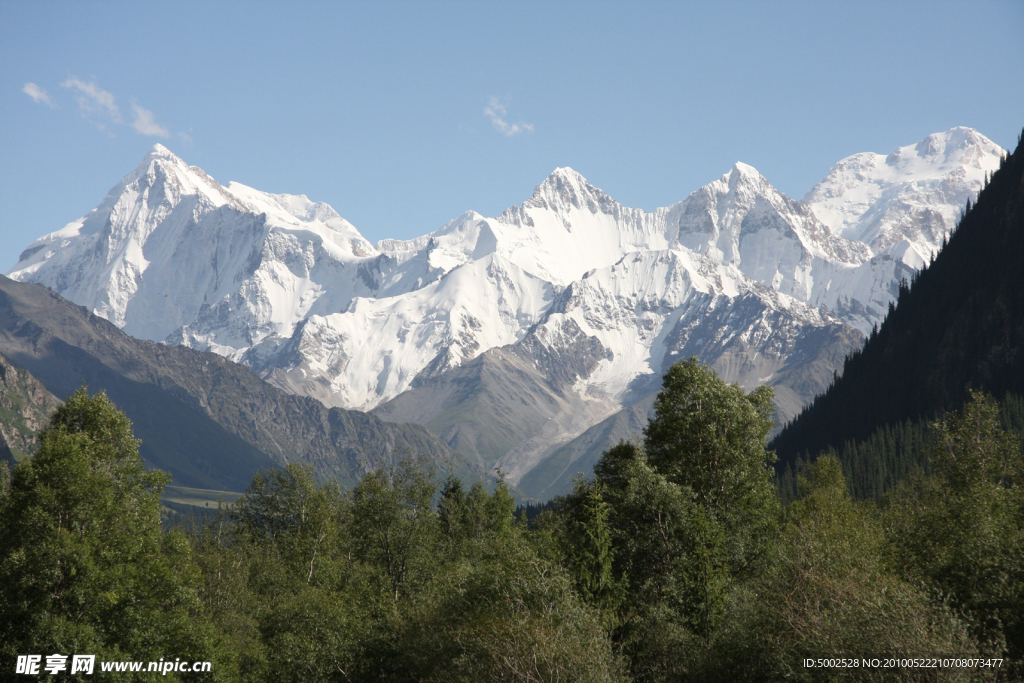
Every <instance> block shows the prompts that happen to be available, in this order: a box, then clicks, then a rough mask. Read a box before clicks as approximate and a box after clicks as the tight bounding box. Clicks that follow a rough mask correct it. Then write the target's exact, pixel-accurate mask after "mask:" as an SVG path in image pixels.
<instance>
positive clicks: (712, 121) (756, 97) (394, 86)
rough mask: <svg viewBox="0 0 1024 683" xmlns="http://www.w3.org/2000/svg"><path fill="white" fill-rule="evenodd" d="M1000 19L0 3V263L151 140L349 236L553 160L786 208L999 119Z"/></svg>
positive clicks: (966, 6) (1007, 89)
mask: <svg viewBox="0 0 1024 683" xmlns="http://www.w3.org/2000/svg"><path fill="white" fill-rule="evenodd" d="M1021 36H1024V3H1022V2H1020V1H1019V0H1012V1H1010V0H1006V1H994V2H972V3H963V2H961V3H944V2H922V3H915V2H909V1H901V2H896V3H893V2H879V3H872V2H813V3H810V2H763V3H755V2H719V3H710V2H707V3H684V2H673V3H658V2H643V3H640V2H592V3H576V2H551V1H549V2H540V3H534V2H509V3H496V2H488V3H484V2H416V3H412V2H409V3H406V2H382V3H368V2H359V3H327V2H323V3H301V2H300V3H295V2H291V3H287V4H286V3H270V2H264V3H248V2H244V3H243V2H220V3H217V2H213V3H210V2H202V3H190V2H173V3H159V4H158V3H155V2H139V1H136V2H131V3H128V2H101V1H94V2H75V3H61V2H53V1H49V2H35V3H31V2H10V1H8V0H0V67H2V68H0V237H2V239H0V271H6V270H7V269H8V268H10V267H11V266H12V265H13V264H14V263H15V261H16V260H17V256H18V254H19V253H20V251H21V250H22V249H23V248H24V247H25V246H27V245H28V243H29V242H31V241H32V240H33V239H35V238H36V237H38V236H40V235H42V234H45V233H47V232H51V231H53V230H56V229H59V228H60V227H62V226H63V225H64V224H66V223H68V222H70V221H72V220H74V219H76V218H78V217H79V216H81V215H84V214H85V213H86V212H88V211H89V210H90V209H92V208H93V207H95V206H96V205H97V204H99V203H100V201H101V200H102V199H103V196H104V195H105V193H106V191H107V190H108V189H109V188H110V187H111V186H112V185H114V184H115V183H116V182H117V181H118V180H119V179H120V178H121V177H122V176H123V175H125V174H126V173H128V172H130V171H131V170H132V169H133V168H134V167H135V166H136V165H137V164H138V163H139V161H140V160H141V159H142V157H143V156H144V155H145V154H146V152H147V150H148V149H149V148H150V147H151V146H152V145H153V144H154V143H156V142H160V143H163V144H165V145H166V146H168V147H169V148H170V149H171V150H172V151H174V152H175V153H176V154H178V155H179V156H181V157H182V158H183V159H185V161H187V162H188V163H190V164H193V165H197V166H200V167H202V168H203V169H205V170H206V171H207V172H208V173H210V175H212V176H213V177H215V178H216V179H217V180H219V181H221V182H223V183H227V182H228V181H231V180H235V181H239V182H242V183H245V184H247V185H251V186H253V187H256V188H258V189H261V190H265V191H269V192H290V193H301V194H306V195H308V196H309V197H310V198H311V199H314V200H320V201H326V202H328V203H330V204H331V205H332V206H334V208H335V209H337V210H338V212H339V213H340V214H341V215H342V216H344V217H345V218H347V219H348V220H350V221H351V222H352V223H353V224H354V225H355V226H356V227H357V228H359V230H360V231H361V232H362V233H363V234H364V235H365V236H366V237H367V238H368V239H369V240H371V241H377V240H379V239H382V238H384V237H400V238H406V237H413V236H416V235H421V234H424V233H426V232H429V231H431V230H434V229H436V228H438V227H440V226H441V225H443V224H444V223H445V222H447V221H448V220H450V219H452V218H455V217H456V216H458V215H459V214H461V213H462V212H464V211H466V210H469V209H475V210H476V211H479V212H480V213H483V214H485V215H497V214H499V213H500V212H501V211H503V210H504V209H505V208H507V207H508V206H509V205H511V204H514V203H519V202H521V201H523V200H525V199H526V198H528V197H529V196H530V194H531V193H532V192H533V188H534V186H535V185H537V184H539V183H540V182H541V181H542V180H543V179H544V178H545V177H546V176H547V175H548V174H549V173H550V172H551V171H552V170H553V169H554V168H556V167H558V166H571V167H573V168H575V169H576V170H577V171H579V172H580V173H582V174H583V175H584V176H586V177H587V178H588V179H589V180H590V182H592V183H593V184H594V185H597V186H598V187H600V188H602V189H604V190H605V191H606V192H608V193H609V194H610V195H611V196H612V197H614V198H615V199H617V200H618V201H620V202H622V203H624V204H626V205H629V206H636V207H640V208H643V209H647V210H651V209H654V208H655V207H658V206H666V205H668V204H671V203H673V202H676V201H679V200H681V199H683V198H685V197H686V196H687V195H688V194H689V193H690V192H691V191H693V190H695V189H697V188H698V187H699V186H701V185H703V184H705V183H707V182H709V181H711V180H713V179H715V178H717V177H719V176H720V175H722V174H723V173H725V172H726V171H727V170H728V169H729V168H730V167H731V165H732V164H733V163H734V162H736V161H744V162H746V163H748V164H751V165H752V166H754V167H756V168H757V169H758V170H759V171H760V172H761V173H762V174H763V175H765V177H767V178H768V180H769V181H770V182H771V183H772V184H773V185H775V186H776V187H778V188H779V189H780V190H782V191H783V192H786V193H787V194H789V195H790V196H793V197H795V198H800V197H802V196H803V194H804V193H805V192H806V191H807V190H808V189H809V188H810V187H811V186H812V185H813V184H814V182H816V181H817V180H818V179H820V178H821V177H822V176H823V175H824V174H825V173H826V172H827V171H828V169H829V168H830V167H831V166H832V164H834V163H835V162H836V161H838V160H839V159H840V158H842V157H844V156H848V155H850V154H853V153H856V152H864V151H874V152H882V153H888V152H889V151H892V149H894V148H895V147H898V146H901V145H907V144H911V143H913V142H916V141H917V140H919V139H921V138H923V137H924V136H926V135H928V134H930V133H934V132H939V131H942V130H946V129H948V128H951V127H953V126H957V125H964V126H970V127H972V128H977V129H978V130H979V131H981V132H982V133H983V134H985V135H987V136H988V137H990V138H991V139H992V140H994V141H995V142H997V143H998V144H1000V145H1002V146H1003V147H1007V148H1011V149H1012V148H1013V147H1014V146H1015V145H1016V141H1017V136H1018V134H1019V133H1020V131H1021V128H1022V127H1024V39H1022V38H1021Z"/></svg>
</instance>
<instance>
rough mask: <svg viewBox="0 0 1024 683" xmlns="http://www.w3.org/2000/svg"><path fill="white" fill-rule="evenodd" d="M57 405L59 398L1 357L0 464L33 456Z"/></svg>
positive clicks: (24, 371) (30, 375) (25, 371)
mask: <svg viewBox="0 0 1024 683" xmlns="http://www.w3.org/2000/svg"><path fill="white" fill-rule="evenodd" d="M59 405H60V399H58V398H57V397H56V396H54V395H53V394H51V393H50V392H49V391H47V390H46V387H44V386H43V385H42V384H40V383H39V380H37V379H36V378H35V377H33V376H32V374H31V373H29V372H28V371H27V370H24V369H22V368H16V367H14V366H13V365H11V364H10V363H9V362H8V360H7V359H6V358H5V357H4V356H3V355H2V354H0V461H6V462H7V463H8V464H11V465H13V464H14V463H15V462H16V461H18V460H20V459H21V458H23V457H25V456H26V455H29V454H30V453H32V452H33V451H34V450H35V449H36V446H37V444H38V439H37V438H36V437H37V435H38V434H39V432H40V431H41V430H42V429H43V428H44V427H46V425H47V424H48V423H49V421H50V415H51V414H52V413H53V411H54V410H56V409H57V407H58V406H59Z"/></svg>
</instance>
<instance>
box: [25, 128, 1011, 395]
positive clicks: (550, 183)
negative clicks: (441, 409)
mask: <svg viewBox="0 0 1024 683" xmlns="http://www.w3.org/2000/svg"><path fill="white" fill-rule="evenodd" d="M1002 154H1003V150H1001V149H1000V148H999V147H998V146H996V145H995V144H993V143H992V142H991V141H989V140H987V139H986V138H984V136H982V135H980V134H979V133H977V132H976V131H973V130H970V129H966V128H954V129H952V130H950V131H947V132H945V133H940V134H936V135H931V136H929V137H928V138H925V139H924V140H922V141H921V142H919V143H917V144H916V145H910V146H907V147H901V148H900V149H898V150H896V151H895V152H893V153H892V154H890V155H888V156H883V155H880V154H871V153H865V154H857V155H854V156H851V157H848V158H846V159H844V160H842V161H840V162H839V163H838V164H837V165H836V166H835V167H834V168H833V169H832V170H831V171H830V173H829V174H828V175H827V176H826V177H825V178H824V179H823V180H822V181H821V182H819V183H818V184H817V185H815V187H814V188H813V189H812V190H811V191H810V192H809V193H808V194H807V196H806V197H805V198H804V201H803V202H798V201H794V200H792V199H790V198H789V197H786V196H785V195H783V194H782V193H780V192H778V191H777V190H776V189H775V188H773V187H772V186H771V184H770V183H769V182H768V181H767V180H766V179H765V178H764V177H763V176H761V175H760V174H759V173H758V172H757V171H756V170H755V169H754V168H752V167H750V166H748V165H746V164H743V163H739V162H737V163H736V164H735V165H734V166H733V167H732V168H731V169H730V170H729V172H728V173H726V174H725V175H723V176H722V177H721V178H719V179H718V180H714V181H712V182H711V183H709V184H708V185H706V186H704V187H702V188H700V189H698V190H696V191H695V192H693V193H692V194H691V195H690V196H689V197H687V198H686V199H684V200H683V201H681V202H678V203H676V204H674V205H672V206H669V207H666V208H661V209H657V210H655V211H653V212H644V211H641V210H639V209H633V208H629V207H625V206H622V205H621V204H618V203H617V202H615V201H614V200H613V199H612V198H611V197H609V196H608V195H607V194H605V193H604V192H602V191H601V190H599V189H598V188H595V187H594V186H592V185H591V184H590V183H588V182H587V181H586V179H585V178H583V176H581V175H580V174H578V173H576V172H575V171H573V170H572V169H569V168H558V169H555V171H554V172H553V173H552V174H551V175H550V176H549V177H548V178H547V179H545V180H544V181H543V182H542V183H541V184H540V185H539V186H538V187H537V188H536V190H535V192H534V194H533V196H532V197H530V198H529V199H527V200H526V201H525V202H523V203H522V204H521V205H516V206H512V207H510V208H509V209H508V210H507V211H505V212H504V213H503V214H502V215H501V216H497V217H485V216H482V215H480V214H478V213H476V212H472V211H470V212H467V213H465V214H463V215H461V216H459V217H458V218H455V219H454V220H452V221H451V222H449V223H448V224H446V225H444V226H442V227H441V228H439V229H438V230H436V231H434V232H432V233H429V234H426V235H423V236H422V237H419V238H416V239H413V240H382V241H381V242H379V243H378V244H377V245H373V244H371V243H369V242H368V241H367V240H366V239H364V238H363V236H362V235H361V234H360V233H359V231H358V230H357V229H356V228H355V227H354V226H353V225H352V224H351V223H349V222H348V221H346V220H345V219H344V218H342V217H341V216H340V215H338V213H337V212H336V211H334V209H332V208H331V207H330V206H328V205H327V204H324V203H322V202H315V201H312V200H310V199H309V198H307V197H306V196H305V195H291V194H270V193H266V192H261V191H259V190H256V189H253V188H251V187H247V186H245V185H242V184H239V183H229V184H228V185H227V186H226V187H224V186H221V185H220V184H218V183H217V182H216V181H215V180H213V179H212V178H210V177H209V176H208V175H207V174H206V173H204V172H203V171H202V170H201V169H198V168H196V167H189V166H188V165H187V164H185V162H183V161H182V160H181V159H179V158H178V157H176V156H175V155H174V154H173V153H171V152H170V151H169V150H168V149H167V148H166V147H163V146H162V145H156V146H154V147H153V149H152V150H151V152H150V153H149V154H148V155H147V156H146V158H145V159H143V161H142V163H141V164H140V165H139V166H138V167H137V168H136V169H135V170H134V171H133V172H132V173H130V174H129V175H127V176H125V178H124V179H123V180H122V181H121V182H120V183H118V184H117V185H115V186H114V187H113V188H112V189H111V191H110V192H109V193H108V194H107V196H106V198H105V199H104V200H103V202H102V203H101V204H100V206H99V207H97V208H96V209H95V210H93V211H92V212H90V213H89V214H88V215H86V216H85V217H83V218H81V219H79V220H77V221H74V222H72V223H69V224H68V225H66V226H65V227H64V228H62V229H61V230H58V231H56V232H54V233H51V234H49V235H46V236H44V237H41V238H40V239H38V240H36V241H35V242H33V243H32V244H31V245H30V246H29V248H28V249H27V250H26V251H25V253H24V254H23V258H22V259H21V261H20V262H19V263H18V264H17V265H16V266H15V267H14V269H13V270H12V271H11V272H10V273H9V275H10V277H12V278H14V279H18V280H23V281H33V282H40V283H43V284H46V285H48V286H50V287H52V288H54V289H56V290H57V291H58V292H59V293H60V294H62V295H63V296H65V297H67V298H69V299H71V300H72V301H75V302H76V303H79V304H81V305H83V306H86V307H87V308H89V309H90V310H92V311H94V312H96V313H97V314H98V315H101V316H103V317H105V318H107V319H108V320H110V321H111V322H113V323H115V324H117V325H118V326H120V327H122V328H123V329H124V330H125V331H126V332H128V333H130V334H133V335H135V336H139V337H144V338H148V339H154V340H158V341H167V342H169V343H178V344H187V345H189V346H193V347H196V348H200V349H204V350H210V351H214V352H216V353H220V354H223V355H226V356H228V357H231V358H233V359H235V360H239V361H243V362H247V363H249V364H250V365H251V366H252V367H253V369H254V370H256V371H257V372H260V373H262V374H264V376H267V377H268V378H270V379H271V381H277V382H280V383H281V384H282V386H286V387H287V388H289V389H291V390H296V391H302V392H304V393H309V394H310V395H314V396H316V397H318V398H320V399H321V400H325V401H326V402H328V403H331V404H333V405H339V406H343V407H348V408H359V409H368V408H371V407H373V406H376V405H379V404H380V403H381V402H383V401H386V400H388V399H390V398H392V397H394V396H396V395H398V394H399V393H401V392H403V391H405V390H407V389H408V388H409V387H410V385H411V383H412V381H413V379H414V378H415V377H416V376H417V374H419V373H421V372H423V371H424V370H427V369H429V370H430V371H432V372H436V371H439V370H442V369H444V368H448V367H453V366H455V365H458V364H460V363H463V362H465V361H466V360H469V359H471V358H473V357H475V356H476V355H478V354H480V353H482V352H484V351H485V350H487V349H490V348H494V347H498V346H505V345H510V344H516V343H518V342H520V341H521V340H523V339H524V338H525V337H526V336H527V335H529V334H533V339H535V340H538V341H539V343H541V344H544V345H547V346H548V347H549V348H556V347H559V345H560V344H565V343H568V342H566V341H565V339H566V338H565V337H564V335H562V332H561V330H563V326H564V325H567V324H569V321H571V322H572V324H575V325H577V326H578V327H579V329H581V330H583V332H584V333H585V334H586V335H588V336H592V337H594V338H596V339H597V340H599V341H600V343H601V344H602V345H603V346H604V348H606V349H608V350H609V351H610V354H609V358H607V359H603V360H601V361H600V362H599V363H598V364H597V368H596V369H595V370H594V371H593V372H592V373H591V374H590V375H589V376H588V377H581V378H579V379H578V381H577V382H576V385H575V386H576V390H577V391H578V392H580V395H581V396H584V397H586V396H594V397H602V398H608V399H610V400H613V401H617V402H620V403H621V402H628V400H630V399H629V397H630V395H631V394H630V391H632V390H631V388H630V387H631V386H633V384H634V383H635V382H636V381H638V378H640V379H641V380H642V379H643V378H644V377H648V376H656V375H657V374H658V373H660V372H661V370H662V364H663V362H664V361H665V359H666V358H667V357H668V356H667V354H669V353H670V351H672V349H676V350H678V348H677V347H680V344H683V345H685V343H692V344H697V343H698V339H696V338H693V339H690V338H689V337H687V336H686V335H690V334H698V333H699V334H701V335H705V336H703V337H701V338H700V343H708V344H711V343H726V342H728V341H729V340H736V342H737V343H739V342H742V343H743V344H748V345H751V347H752V348H760V347H757V344H758V343H762V342H758V341H757V340H758V339H761V340H762V341H763V340H764V339H768V338H769V336H770V335H771V334H773V333H777V334H781V332H779V331H778V330H772V329H771V326H772V325H773V324H775V323H773V322H771V321H772V320H773V319H774V318H772V317H771V316H772V315H775V314H776V313H778V314H780V315H781V314H783V313H784V314H785V315H786V316H789V318H787V319H788V320H796V321H798V324H799V325H803V326H805V327H818V326H822V325H827V324H834V323H836V322H842V323H845V324H846V325H849V326H851V327H853V328H856V329H859V330H861V331H863V332H866V331H868V330H870V329H871V327H872V326H873V325H874V324H876V323H877V322H879V321H880V320H881V319H882V317H883V316H884V315H885V312H886V310H887V307H888V304H889V302H890V301H892V300H893V297H894V295H895V293H896V288H897V285H898V283H899V281H900V280H901V279H902V278H904V277H907V278H909V276H910V275H912V274H913V272H915V271H916V270H918V269H920V268H921V267H923V266H924V264H925V263H926V262H927V261H928V259H930V258H931V256H932V255H933V254H934V253H935V251H936V250H937V249H938V248H939V246H940V245H941V243H942V239H943V238H944V237H945V236H946V235H948V233H949V231H950V230H951V229H952V227H953V226H954V224H955V221H956V218H957V216H958V215H959V212H960V210H961V208H962V206H963V204H964V202H965V201H966V199H967V198H968V197H973V196H974V194H976V193H977V191H978V190H979V189H980V187H981V184H982V182H983V180H984V177H985V174H986V173H991V172H992V171H993V170H995V168H997V167H998V164H999V157H1000V156H1001V155H1002ZM740 301H745V302H748V303H749V302H751V301H756V302H759V303H758V304H757V306H755V307H753V308H750V310H754V309H755V308H756V310H757V311H758V312H756V313H750V314H749V315H753V316H755V317H752V318H743V317H742V316H743V315H748V314H747V313H743V314H741V313H739V312H738V311H740V310H747V309H746V308H736V309H735V311H737V312H736V313H735V314H734V315H733V314H728V312H729V311H730V310H733V309H731V308H730V307H732V306H734V305H738V304H737V302H740ZM748 308H749V307H748ZM701 316H705V317H706V316H724V317H721V319H722V320H723V321H725V322H723V323H722V326H721V327H720V328H719V329H718V330H717V331H714V332H713V333H712V332H709V331H708V330H706V329H704V328H702V327H701V324H702V320H703V319H705V318H702V317H701ZM730 316H731V317H730ZM765 316H767V317H765ZM715 319H716V320H717V319H719V318H717V317H716V318H715ZM698 331H699V332H698ZM786 334H790V333H789V332H787V333H786ZM680 335H682V336H680ZM687 340H689V341H687ZM764 343H767V342H764ZM673 345H674V346H673ZM780 348H781V347H780ZM673 352H674V351H673ZM758 353H760V351H758ZM779 353H781V354H783V355H782V356H779V358H784V356H785V353H788V351H785V350H783V351H779ZM759 362H760V361H759ZM773 362H775V361H773ZM778 362H779V363H781V362H782V361H781V360H779V361H778ZM776 369H777V367H776V366H772V367H768V366H765V367H761V368H760V370H759V372H760V374H754V375H751V376H750V381H751V382H756V381H757V380H759V379H763V378H764V377H765V376H769V377H770V376H771V374H772V373H773V372H775V370H776ZM754 370H755V368H750V369H748V371H745V372H748V374H749V372H754ZM282 378H287V381H285V379H282Z"/></svg>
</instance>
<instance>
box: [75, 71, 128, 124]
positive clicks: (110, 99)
mask: <svg viewBox="0 0 1024 683" xmlns="http://www.w3.org/2000/svg"><path fill="white" fill-rule="evenodd" d="M61 87H63V88H67V89H68V90H74V91H76V92H77V93H78V108H79V109H80V110H81V111H82V114H83V115H90V114H92V115H95V114H99V115H101V116H106V117H108V118H109V119H110V120H111V121H113V122H114V123H121V110H120V109H118V108H117V102H116V101H115V100H114V96H113V95H112V94H111V93H109V92H107V91H106V90H103V89H102V88H100V87H99V86H98V85H96V82H95V81H93V82H91V83H86V82H85V81H81V80H79V79H77V78H74V77H72V78H69V79H68V80H66V81H64V82H63V83H61ZM97 125H98V126H99V127H100V129H101V130H105V129H104V127H103V125H102V124H100V123H97Z"/></svg>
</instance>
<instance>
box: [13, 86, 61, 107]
mask: <svg viewBox="0 0 1024 683" xmlns="http://www.w3.org/2000/svg"><path fill="white" fill-rule="evenodd" d="M21 92H23V93H25V94H26V95H28V96H29V97H31V98H32V99H33V100H34V101H35V103H36V104H39V103H40V102H42V103H43V104H45V105H46V106H48V107H50V108H51V109H52V108H53V107H54V106H56V105H54V103H53V98H52V97H50V94H49V93H48V92H46V91H45V90H43V89H42V88H40V87H39V86H38V85H36V84H35V83H26V84H25V87H24V88H22V89H21Z"/></svg>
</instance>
